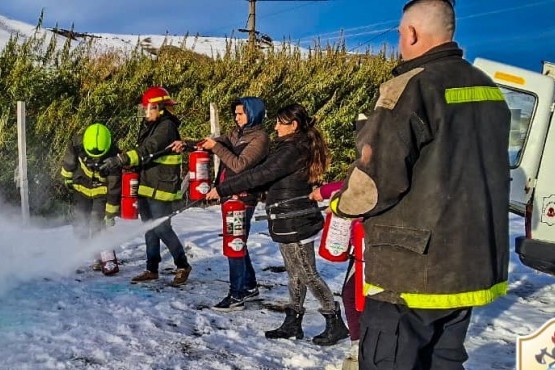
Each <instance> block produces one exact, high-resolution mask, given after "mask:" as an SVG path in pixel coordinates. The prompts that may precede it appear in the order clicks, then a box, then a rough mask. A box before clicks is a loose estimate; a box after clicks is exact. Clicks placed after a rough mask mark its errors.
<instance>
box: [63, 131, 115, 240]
mask: <svg viewBox="0 0 555 370" xmlns="http://www.w3.org/2000/svg"><path fill="white" fill-rule="evenodd" d="M117 153H118V148H117V147H116V145H115V144H114V143H112V135H111V134H110V130H108V128H107V127H106V126H104V125H103V124H101V123H95V124H92V125H90V126H88V127H87V128H86V130H85V132H84V133H83V134H76V135H74V136H73V138H72V140H71V141H70V142H69V144H68V146H67V149H66V152H65V154H64V158H63V164H62V170H61V175H62V177H63V179H64V183H65V185H66V187H67V188H68V189H70V190H72V201H73V230H74V232H75V234H76V235H77V236H78V237H79V238H90V237H92V236H94V235H96V234H98V233H99V232H100V230H101V229H102V228H103V227H104V225H108V226H111V225H113V223H114V217H115V216H116V215H119V211H120V209H119V208H120V205H119V204H120V196H121V171H120V170H119V169H117V168H115V169H109V170H108V169H101V168H100V167H101V164H102V162H103V161H104V159H106V158H108V157H110V156H114V155H117Z"/></svg>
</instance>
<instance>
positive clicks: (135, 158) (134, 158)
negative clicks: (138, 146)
mask: <svg viewBox="0 0 555 370" xmlns="http://www.w3.org/2000/svg"><path fill="white" fill-rule="evenodd" d="M125 154H127V156H128V157H129V165H130V166H138V165H139V164H141V163H140V161H139V154H138V153H137V151H136V150H130V151H128V152H127V153H125Z"/></svg>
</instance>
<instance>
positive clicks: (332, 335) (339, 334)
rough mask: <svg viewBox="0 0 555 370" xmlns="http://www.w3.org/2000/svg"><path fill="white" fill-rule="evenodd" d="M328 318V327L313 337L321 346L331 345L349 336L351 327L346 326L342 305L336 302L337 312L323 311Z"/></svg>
mask: <svg viewBox="0 0 555 370" xmlns="http://www.w3.org/2000/svg"><path fill="white" fill-rule="evenodd" d="M322 315H323V316H324V317H325V318H326V329H325V330H324V331H323V332H322V333H321V334H319V335H317V336H315V337H314V338H312V343H314V344H317V345H319V346H331V345H334V344H335V343H337V342H339V341H340V340H341V339H345V338H347V337H348V336H349V329H347V327H346V326H345V323H344V322H343V318H342V317H341V307H339V303H337V302H335V312H333V313H323V314H322Z"/></svg>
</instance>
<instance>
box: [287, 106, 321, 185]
mask: <svg viewBox="0 0 555 370" xmlns="http://www.w3.org/2000/svg"><path fill="white" fill-rule="evenodd" d="M277 119H278V120H279V121H280V122H281V123H282V124H285V125H290V124H292V123H293V121H297V132H302V133H305V134H306V135H307V137H308V141H309V148H308V149H309V150H308V151H307V153H306V154H307V156H306V159H305V160H306V162H305V164H306V166H305V167H306V169H307V170H308V172H307V175H308V181H309V183H310V184H316V183H318V182H319V181H320V180H321V179H322V177H323V175H324V173H325V172H326V171H327V169H328V166H329V155H328V146H327V144H326V142H325V140H324V137H323V136H322V134H321V133H320V131H319V130H318V129H317V128H316V127H314V125H315V123H316V120H315V119H314V117H311V116H309V115H308V113H307V111H306V109H305V108H304V107H303V106H302V105H300V104H297V103H294V104H290V105H287V106H285V107H283V108H281V109H279V110H278V112H277Z"/></svg>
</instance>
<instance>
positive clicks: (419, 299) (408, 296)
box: [364, 281, 509, 309]
mask: <svg viewBox="0 0 555 370" xmlns="http://www.w3.org/2000/svg"><path fill="white" fill-rule="evenodd" d="M508 287H509V283H508V282H507V281H503V282H501V283H497V284H496V285H494V286H492V287H490V288H488V289H482V290H476V291H471V292H463V293H451V294H429V293H401V294H400V296H401V298H403V300H404V301H405V302H406V304H407V306H408V307H410V308H423V309H448V308H460V307H474V306H483V305H485V304H488V303H491V302H493V301H494V300H495V299H496V298H497V297H499V296H502V295H504V294H507V289H508ZM382 291H383V289H382V288H380V287H378V286H376V285H372V284H368V283H365V284H364V294H365V295H370V296H371V295H373V294H377V293H379V292H382Z"/></svg>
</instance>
